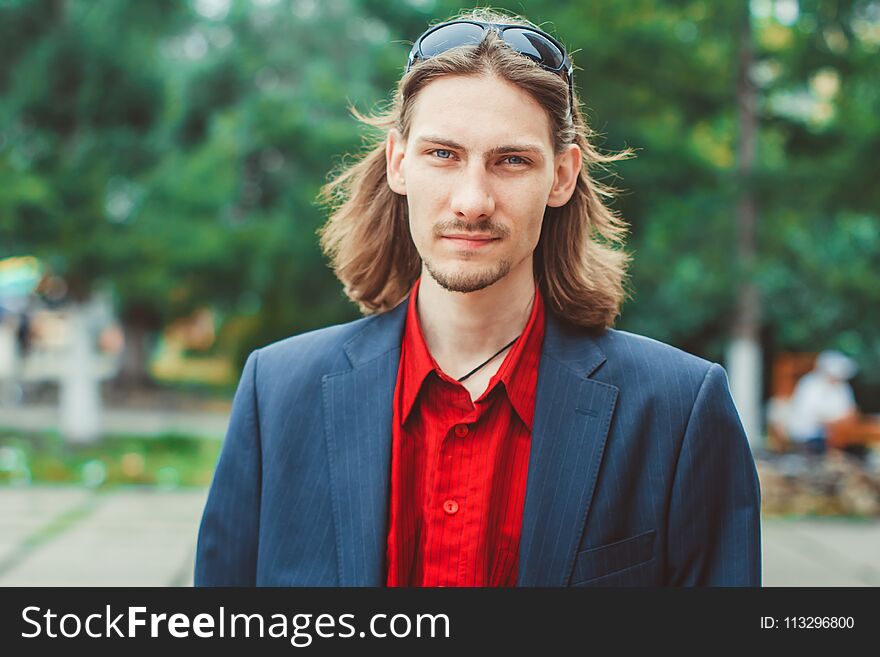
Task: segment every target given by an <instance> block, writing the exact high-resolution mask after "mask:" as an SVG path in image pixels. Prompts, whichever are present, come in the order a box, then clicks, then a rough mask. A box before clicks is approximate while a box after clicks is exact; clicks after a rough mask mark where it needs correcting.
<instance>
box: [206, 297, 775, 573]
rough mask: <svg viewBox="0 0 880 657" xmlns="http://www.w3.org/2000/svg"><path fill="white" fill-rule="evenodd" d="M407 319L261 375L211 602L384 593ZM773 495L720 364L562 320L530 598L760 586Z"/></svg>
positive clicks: (348, 336)
mask: <svg viewBox="0 0 880 657" xmlns="http://www.w3.org/2000/svg"><path fill="white" fill-rule="evenodd" d="M406 309H407V302H404V303H402V304H401V305H400V306H398V307H397V308H395V309H394V310H392V311H390V312H388V313H384V314H382V315H378V316H373V317H369V318H365V319H360V320H357V321H355V322H351V323H348V324H343V325H339V326H333V327H328V328H326V329H321V330H319V331H313V332H311V333H306V334H303V335H299V336H295V337H292V338H288V339H287V340H283V341H281V342H278V343H275V344H273V345H269V346H268V347H264V348H263V349H260V350H258V351H256V352H254V353H253V354H251V356H250V357H249V358H248V361H247V364H246V365H245V368H244V371H243V373H242V377H241V381H240V383H239V387H238V391H237V392H236V396H235V400H234V402H233V409H232V417H231V418H230V424H229V430H228V432H227V436H226V440H225V442H224V445H223V449H222V452H221V455H220V459H219V461H218V464H217V469H216V472H215V475H214V481H213V483H212V486H211V491H210V493H209V496H208V501H207V504H206V506H205V511H204V514H203V517H202V524H201V528H200V531H199V541H198V549H197V559H196V572H195V582H196V584H197V585H275V586H314V585H320V586H337V585H343V586H381V585H382V584H383V583H384V582H385V572H384V569H385V539H386V535H387V529H388V528H387V522H388V494H389V488H388V484H389V473H390V470H389V468H390V460H391V410H392V394H393V390H394V384H395V381H396V374H397V368H398V365H399V360H400V343H401V336H402V329H403V320H404V318H405V315H406ZM759 506H760V491H759V486H758V479H757V473H756V470H755V465H754V461H753V459H752V455H751V452H750V451H749V446H748V441H747V440H746V436H745V434H744V432H743V429H742V425H741V423H740V421H739V418H738V416H737V413H736V409H735V407H734V405H733V401H732V399H731V397H730V391H729V386H728V382H727V377H726V374H725V372H724V370H723V369H722V368H721V367H720V366H719V365H716V364H712V363H709V362H708V361H705V360H703V359H700V358H697V357H696V356H692V355H690V354H687V353H685V352H683V351H680V350H678V349H675V348H673V347H671V346H669V345H665V344H662V343H660V342H657V341H655V340H651V339H649V338H645V337H642V336H638V335H634V334H630V333H627V332H625V331H617V330H608V331H605V332H604V333H603V334H602V335H599V336H591V335H588V334H587V333H585V332H584V331H581V330H576V329H574V328H571V327H568V326H567V325H565V324H562V323H561V322H560V321H559V320H557V319H556V318H555V317H554V316H553V314H552V313H549V312H548V313H547V324H546V334H545V339H544V345H543V350H542V355H541V362H540V368H539V372H538V386H537V393H536V399H535V417H534V425H533V430H532V444H531V448H530V454H529V468H528V482H527V489H526V498H525V503H524V508H523V521H522V535H521V539H520V561H519V576H518V581H517V583H518V585H521V586H659V585H684V586H700V585H713V586H719V585H721V586H743V585H745V586H755V585H760V581H761V565H760V516H759Z"/></svg>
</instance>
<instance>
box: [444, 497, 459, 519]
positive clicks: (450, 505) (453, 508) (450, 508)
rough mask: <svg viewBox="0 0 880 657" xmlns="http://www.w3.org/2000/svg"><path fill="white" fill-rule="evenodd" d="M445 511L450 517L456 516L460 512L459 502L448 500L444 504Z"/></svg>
mask: <svg viewBox="0 0 880 657" xmlns="http://www.w3.org/2000/svg"><path fill="white" fill-rule="evenodd" d="M443 510H444V511H446V513H448V514H449V515H451V516H452V515H455V514H456V513H457V512H458V502H456V501H455V500H446V501H445V502H444V503H443Z"/></svg>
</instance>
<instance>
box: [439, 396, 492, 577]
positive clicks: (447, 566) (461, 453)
mask: <svg viewBox="0 0 880 657" xmlns="http://www.w3.org/2000/svg"><path fill="white" fill-rule="evenodd" d="M453 394H454V397H455V401H454V403H453V404H452V405H451V406H452V409H451V412H450V414H449V415H448V416H447V418H446V423H445V424H444V425H443V426H444V429H445V431H444V433H443V437H442V439H441V441H440V445H439V450H438V453H437V459H438V460H437V463H436V468H435V472H436V473H437V477H436V478H435V485H434V490H433V491H432V496H431V498H432V500H433V503H432V517H433V518H434V525H435V532H436V533H435V534H434V535H435V536H436V537H437V538H438V543H439V552H438V554H439V555H440V558H439V559H438V563H437V564H436V565H437V570H438V573H437V575H438V580H439V581H438V584H439V585H441V586H456V585H461V584H462V581H463V579H464V574H465V572H466V570H467V559H468V554H467V546H468V544H469V539H470V536H469V534H470V531H471V530H472V527H471V524H472V522H473V518H472V516H473V506H474V500H471V499H469V496H468V483H469V482H468V479H469V475H470V471H471V467H472V463H473V459H474V450H473V441H472V440H471V438H472V434H473V428H474V425H475V424H476V422H477V420H478V419H479V412H480V411H479V409H478V408H475V407H474V405H473V404H472V403H471V401H470V396H469V395H468V393H467V391H466V390H464V388H463V387H462V388H461V389H460V390H456V391H455V393H453Z"/></svg>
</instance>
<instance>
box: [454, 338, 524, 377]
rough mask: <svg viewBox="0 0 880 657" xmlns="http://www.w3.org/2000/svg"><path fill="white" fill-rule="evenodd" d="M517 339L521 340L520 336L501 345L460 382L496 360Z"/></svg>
mask: <svg viewBox="0 0 880 657" xmlns="http://www.w3.org/2000/svg"><path fill="white" fill-rule="evenodd" d="M517 340H519V336H516V337H515V338H514V339H513V340H511V341H510V342H508V343H507V344H506V345H504V346H503V347H501V349H499V350H498V351H496V352H495V353H494V354H492V355H491V356H490V357H489V360H487V361H484V362H483V364H482V365H477V366H476V367H475V368H474V369H472V370H471V371H470V372H468V373H467V374H465V375H464V376H463V377H461V378H460V379H458V382H459V383H461V382H462V381H464V380H465V379H466V378H468V377H469V376H470V375H471V374H476V373H477V372H478V371H479V370H480V369H482V368H483V367H486V365H488V364H489V363H491V362H492V361H493V360H495V358H496V357H498V355H499V354H501V352H503V351H505V350H506V349H510V347H511V346H513V343H514V342H516V341H517Z"/></svg>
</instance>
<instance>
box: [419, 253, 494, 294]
mask: <svg viewBox="0 0 880 657" xmlns="http://www.w3.org/2000/svg"><path fill="white" fill-rule="evenodd" d="M425 269H427V270H428V274H430V276H431V278H433V279H434V280H435V281H437V284H438V285H439V286H440V287H442V288H443V289H444V290H447V291H449V292H464V293H467V292H477V291H479V290H483V289H485V288H487V287H489V286H490V285H493V284H495V283H497V282H498V281H500V280H501V279H502V278H504V277H505V276H507V274H508V273H509V272H510V261H509V260H500V261H498V262H496V263H494V264H491V265H479V266H477V265H473V266H469V265H468V263H466V264H465V266H461V265H450V266H439V267H438V266H436V264H435V263H433V262H429V261H428V260H425Z"/></svg>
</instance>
